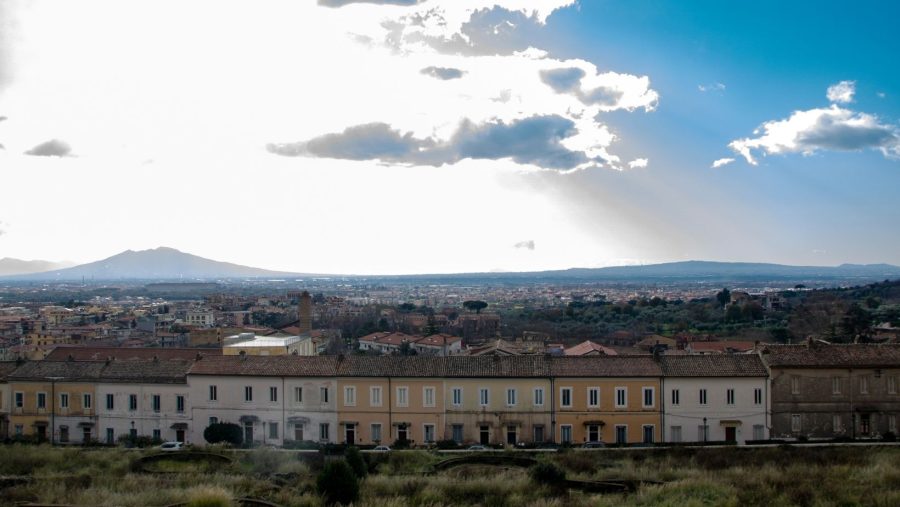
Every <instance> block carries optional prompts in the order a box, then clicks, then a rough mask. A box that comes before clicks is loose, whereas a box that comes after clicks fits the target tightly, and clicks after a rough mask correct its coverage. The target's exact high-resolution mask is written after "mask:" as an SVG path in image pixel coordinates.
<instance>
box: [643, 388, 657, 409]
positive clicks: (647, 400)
mask: <svg viewBox="0 0 900 507" xmlns="http://www.w3.org/2000/svg"><path fill="white" fill-rule="evenodd" d="M653 392H654V389H653V388H652V387H644V388H642V389H641V393H642V394H643V395H644V404H643V407H644V408H649V407H652V406H653V404H654V400H653Z"/></svg>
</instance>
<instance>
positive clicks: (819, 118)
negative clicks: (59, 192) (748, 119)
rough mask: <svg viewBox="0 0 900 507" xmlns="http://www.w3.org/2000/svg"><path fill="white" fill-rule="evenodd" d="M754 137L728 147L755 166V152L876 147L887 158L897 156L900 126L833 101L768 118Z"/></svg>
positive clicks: (796, 151) (808, 151) (899, 146)
mask: <svg viewBox="0 0 900 507" xmlns="http://www.w3.org/2000/svg"><path fill="white" fill-rule="evenodd" d="M754 134H757V137H755V138H744V139H737V140H735V141H732V142H731V143H730V144H729V145H728V146H729V147H730V148H731V149H733V150H734V151H735V152H737V153H739V154H741V155H742V156H743V157H744V158H745V159H746V160H747V162H748V163H750V164H752V165H756V164H757V161H756V158H755V157H754V151H755V150H759V151H762V152H763V153H765V154H781V153H803V154H805V155H808V154H812V153H814V152H816V151H818V150H836V151H858V150H863V149H867V148H869V149H876V150H879V151H881V153H882V154H884V155H885V156H886V157H898V156H900V129H898V128H897V127H896V126H894V125H890V124H885V123H881V122H880V121H879V119H878V118H877V117H876V116H873V115H870V114H866V113H858V112H854V111H851V110H849V109H844V108H841V107H840V106H837V105H834V104H832V105H831V107H828V108H819V109H811V110H809V111H795V112H794V113H793V114H792V115H791V116H790V117H789V118H787V119H785V120H776V121H769V122H766V123H764V124H762V126H760V127H759V128H758V129H756V130H755V131H754Z"/></svg>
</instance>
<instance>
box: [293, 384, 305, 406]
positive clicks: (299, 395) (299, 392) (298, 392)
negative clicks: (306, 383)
mask: <svg viewBox="0 0 900 507" xmlns="http://www.w3.org/2000/svg"><path fill="white" fill-rule="evenodd" d="M294 403H303V388H302V387H295V388H294Z"/></svg>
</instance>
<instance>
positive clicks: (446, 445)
mask: <svg viewBox="0 0 900 507" xmlns="http://www.w3.org/2000/svg"><path fill="white" fill-rule="evenodd" d="M435 445H437V448H438V449H441V450H446V449H459V448H460V445H459V444H457V443H456V440H438V441H437V442H435Z"/></svg>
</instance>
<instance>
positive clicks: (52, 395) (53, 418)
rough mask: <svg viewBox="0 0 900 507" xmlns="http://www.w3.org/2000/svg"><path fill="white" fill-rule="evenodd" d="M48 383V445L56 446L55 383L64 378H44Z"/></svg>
mask: <svg viewBox="0 0 900 507" xmlns="http://www.w3.org/2000/svg"><path fill="white" fill-rule="evenodd" d="M44 378H46V379H47V380H49V381H50V445H56V382H57V381H58V380H62V379H64V378H65V377H44Z"/></svg>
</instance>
